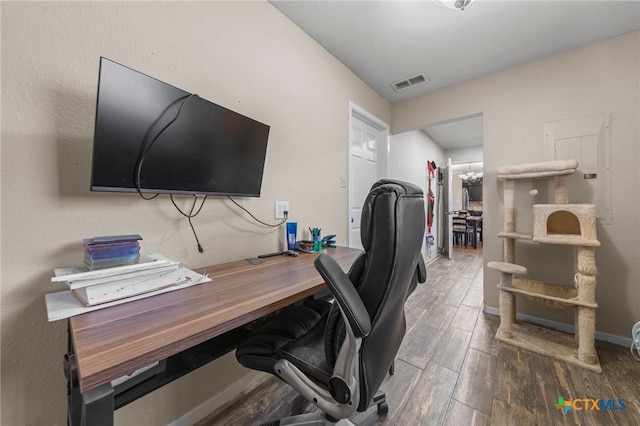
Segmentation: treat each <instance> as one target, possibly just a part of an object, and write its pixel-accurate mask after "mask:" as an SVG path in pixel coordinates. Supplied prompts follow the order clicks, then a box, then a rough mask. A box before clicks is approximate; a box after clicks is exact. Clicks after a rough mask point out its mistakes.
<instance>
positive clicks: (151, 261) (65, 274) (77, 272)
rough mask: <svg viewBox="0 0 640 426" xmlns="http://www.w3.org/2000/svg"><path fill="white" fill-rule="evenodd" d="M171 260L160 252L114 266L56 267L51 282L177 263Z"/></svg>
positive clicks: (116, 273) (92, 277)
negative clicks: (130, 263) (93, 267)
mask: <svg viewBox="0 0 640 426" xmlns="http://www.w3.org/2000/svg"><path fill="white" fill-rule="evenodd" d="M177 263H178V262H175V261H173V260H170V259H167V258H166V257H164V256H163V255H161V254H150V255H143V256H141V257H140V261H139V262H138V263H134V264H133V265H124V266H116V267H115V268H106V269H97V270H95V271H94V270H90V269H89V268H88V267H86V266H77V267H74V268H58V269H56V270H55V271H54V274H55V276H54V277H52V278H51V282H62V281H77V280H83V279H94V278H104V277H109V276H113V275H118V274H122V273H127V272H134V271H144V270H147V269H153V268H157V267H158V266H161V265H167V264H177Z"/></svg>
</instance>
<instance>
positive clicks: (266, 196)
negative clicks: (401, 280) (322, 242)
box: [0, 2, 390, 425]
mask: <svg viewBox="0 0 640 426" xmlns="http://www.w3.org/2000/svg"><path fill="white" fill-rule="evenodd" d="M1 8H2V9H1V12H2V13H1V19H2V26H1V30H2V140H1V144H2V145H1V156H2V157H1V160H2V181H1V191H0V193H1V195H2V205H1V213H2V217H1V219H2V241H1V248H2V288H1V293H0V295H1V307H2V312H1V323H2V366H1V367H2V391H3V392H2V414H1V416H2V417H1V421H0V423H1V424H3V425H54V424H58V425H62V424H65V423H66V417H65V416H66V387H65V379H64V376H63V372H62V357H63V354H64V353H65V352H66V348H67V342H66V322H65V321H58V322H54V323H47V320H46V314H45V306H44V295H45V293H48V292H51V291H55V290H62V289H63V286H61V285H54V284H51V283H50V282H49V278H50V276H51V274H52V271H53V269H54V268H56V267H60V266H71V265H75V264H78V263H80V262H81V260H82V244H81V241H82V239H83V238H86V237H90V236H95V235H112V234H121V233H122V234H124V233H140V234H141V235H142V236H143V237H144V240H143V241H142V249H143V251H144V252H146V253H152V252H161V253H163V254H165V255H166V256H168V257H170V258H174V259H176V260H178V261H180V262H182V263H183V264H185V265H186V266H188V267H198V266H204V265H209V264H215V263H221V262H225V261H229V260H232V259H242V258H245V257H249V256H255V255H257V254H260V253H268V252H273V251H276V250H277V249H281V248H282V247H283V244H284V240H283V235H284V232H283V231H282V230H281V229H276V230H272V229H268V228H264V227H261V226H258V225H256V224H255V223H254V222H252V221H251V220H250V219H249V218H248V217H247V216H246V215H245V214H244V213H242V212H241V211H239V210H238V209H237V208H236V207H235V206H233V205H232V204H231V203H230V202H229V201H227V200H225V199H222V198H215V197H212V198H210V199H209V200H208V201H207V203H206V205H205V206H204V209H203V210H202V212H201V213H200V215H199V216H198V217H196V218H195V219H194V220H193V222H194V225H195V227H196V229H197V231H198V235H199V237H200V241H201V242H202V245H203V246H204V249H205V252H204V254H200V253H198V252H197V250H196V246H195V243H194V240H193V235H192V233H191V229H190V228H189V225H188V223H187V221H186V220H184V219H183V218H182V217H181V216H180V214H179V213H178V212H177V211H176V210H175V209H174V207H173V206H172V205H171V203H170V201H169V200H168V198H167V197H166V196H162V197H159V198H158V199H155V200H153V201H143V200H141V199H140V198H139V197H138V196H137V195H135V194H105V193H91V192H90V191H89V190H88V188H89V174H90V161H91V149H92V148H91V146H92V139H93V122H94V118H95V117H94V115H95V102H96V89H97V81H98V63H99V57H100V56H105V57H108V58H110V59H113V60H115V61H117V62H120V63H122V64H125V65H127V66H129V67H131V68H133V69H136V70H139V71H142V72H144V73H146V74H149V75H151V76H154V77H156V78H158V79H160V80H163V81H166V82H169V83H171V84H173V85H175V86H177V87H180V88H182V89H184V90H187V91H190V92H195V93H198V95H200V96H201V97H202V98H204V99H208V100H210V101H213V102H216V103H218V104H221V105H223V106H226V107H228V108H230V109H233V110H236V111H238V112H240V113H242V114H245V115H248V116H250V117H252V118H254V119H256V120H258V121H261V122H263V123H266V124H268V125H270V126H271V133H270V136H269V146H268V149H267V158H266V166H265V174H264V180H263V187H262V196H261V198H258V199H239V202H240V203H241V204H243V205H244V206H245V207H247V208H248V209H249V210H251V211H252V212H253V213H254V214H255V215H256V216H258V217H259V218H262V219H263V220H270V221H273V209H274V207H273V206H274V204H273V202H274V201H275V200H288V201H289V202H290V209H291V215H292V218H293V219H295V220H297V221H298V222H300V224H301V226H303V227H307V226H318V227H321V228H322V229H323V230H327V232H329V231H331V232H332V233H333V232H335V233H336V234H337V235H338V236H337V241H338V243H339V244H342V245H346V243H347V229H348V228H347V222H346V217H347V213H346V212H347V204H346V202H347V196H346V189H343V188H341V186H340V183H341V182H340V177H341V176H343V175H346V174H347V164H346V159H347V140H348V115H349V114H348V106H349V101H353V102H354V103H356V104H358V105H360V106H362V107H363V108H364V109H366V110H367V111H369V112H371V113H372V114H374V115H376V116H377V117H378V118H379V119H381V120H382V121H385V122H389V119H390V105H389V104H388V103H387V102H386V101H384V100H383V99H382V98H380V97H379V96H378V95H377V94H376V93H375V92H373V91H372V90H371V89H370V88H369V87H367V86H366V85H365V84H364V83H363V82H362V81H361V80H360V79H359V78H357V77H356V76H355V75H354V74H353V73H352V72H351V71H350V70H349V69H347V68H346V67H345V66H344V65H342V64H341V63H339V62H338V61H337V60H336V59H335V58H334V57H333V56H331V55H330V54H329V53H328V52H327V51H326V50H324V49H323V48H322V47H321V46H319V45H318V44H317V43H316V42H314V41H313V40H312V39H311V38H310V37H308V36H307V35H306V34H304V33H303V32H302V30H300V29H299V28H298V27H297V26H296V25H294V24H293V23H292V22H291V21H290V20H289V19H287V18H286V17H285V16H283V15H282V14H281V13H280V12H279V11H277V10H276V9H275V8H274V7H272V6H271V5H270V4H269V3H267V2H2V3H1ZM310 159H311V160H310ZM312 170H313V172H311V171H312ZM180 201H181V202H184V204H187V203H188V200H187V199H186V198H184V199H181V200H180ZM246 372H247V370H245V369H244V368H242V367H241V366H240V365H239V364H238V363H237V362H236V361H235V358H234V356H233V354H229V355H227V356H225V357H223V358H221V359H219V360H217V361H215V362H213V363H211V364H210V365H208V366H206V367H203V368H201V369H198V370H197V371H195V372H193V373H191V374H189V375H187V376H185V377H183V378H181V379H180V380H178V381H176V382H174V383H172V384H170V385H168V386H166V387H164V388H162V389H160V390H158V391H156V392H153V393H151V394H149V395H147V396H145V397H144V398H142V399H140V400H138V401H136V402H134V403H132V404H130V405H128V406H126V407H124V408H122V409H120V410H118V411H117V413H116V423H117V424H121V425H162V424H168V423H170V422H171V421H173V420H175V419H177V418H179V417H180V416H182V415H183V414H185V413H187V412H189V411H190V410H192V409H193V408H194V407H196V406H198V405H199V404H202V403H205V402H207V401H208V400H209V399H210V398H212V397H213V396H215V395H224V393H223V392H224V390H225V388H227V387H228V386H229V385H230V384H232V383H236V382H237V381H238V380H239V379H241V378H242V377H245V374H246ZM225 396H227V397H231V396H233V395H225Z"/></svg>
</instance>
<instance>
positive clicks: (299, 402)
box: [260, 365, 394, 426]
mask: <svg viewBox="0 0 640 426" xmlns="http://www.w3.org/2000/svg"><path fill="white" fill-rule="evenodd" d="M393 367H394V366H393V365H392V366H391V368H392V369H393ZM374 405H377V407H376V409H377V411H378V415H379V416H380V417H384V416H386V415H387V414H388V413H389V404H388V403H387V396H386V395H385V393H384V392H382V391H381V390H378V391H377V392H376V394H375V396H374V397H373V400H372V401H371V405H369V409H371V408H373V406H374ZM291 406H292V409H291V416H290V417H287V418H284V419H281V420H274V421H272V422H268V423H262V424H261V425H260V426H280V425H282V426H286V425H304V426H316V425H317V426H324V425H337V426H348V425H354V423H353V422H351V421H350V420H349V419H342V420H338V419H333V418H331V417H329V416H327V415H326V414H325V413H323V412H322V411H314V412H311V413H304V411H305V410H306V409H308V408H309V407H313V404H311V403H310V402H308V401H307V400H306V399H304V397H303V396H302V395H296V397H295V398H294V400H293V402H292V403H291ZM367 411H368V410H367ZM354 415H355V414H354Z"/></svg>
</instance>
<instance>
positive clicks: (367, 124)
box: [348, 107, 388, 249]
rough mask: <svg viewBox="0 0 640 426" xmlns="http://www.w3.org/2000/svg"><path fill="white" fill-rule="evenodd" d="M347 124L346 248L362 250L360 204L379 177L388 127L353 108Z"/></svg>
mask: <svg viewBox="0 0 640 426" xmlns="http://www.w3.org/2000/svg"><path fill="white" fill-rule="evenodd" d="M349 123H350V124H349V126H350V129H349V217H348V220H349V247H354V248H360V249H361V248H363V247H362V241H361V239H360V216H361V215H362V205H363V204H364V200H365V199H366V197H367V194H368V193H369V190H370V189H371V186H372V185H373V184H374V183H375V182H376V181H377V180H378V179H379V177H380V176H381V164H380V163H381V161H379V160H382V159H379V158H378V157H379V155H378V153H379V152H380V151H382V150H383V148H384V147H386V145H387V144H386V140H387V133H388V126H386V125H384V123H380V122H377V120H376V119H375V118H373V117H369V116H367V113H366V112H364V111H362V110H356V109H354V108H353V107H352V108H351V117H350V120H349ZM381 147H382V148H381Z"/></svg>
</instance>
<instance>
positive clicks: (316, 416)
mask: <svg viewBox="0 0 640 426" xmlns="http://www.w3.org/2000/svg"><path fill="white" fill-rule="evenodd" d="M295 425H303V426H332V425H335V426H355V423H353V422H351V421H350V420H349V419H341V420H338V421H333V420H329V419H328V418H327V417H326V416H325V414H324V413H323V412H321V411H316V412H314V413H306V414H298V415H297V416H291V417H287V418H284V419H280V420H275V421H273V422H269V423H263V424H262V425H260V426H295Z"/></svg>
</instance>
